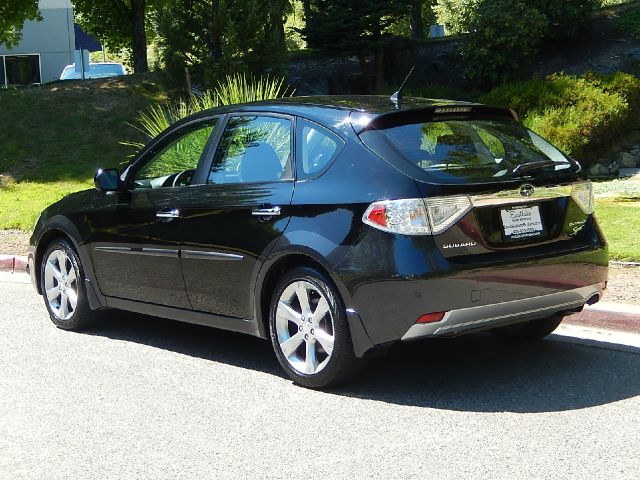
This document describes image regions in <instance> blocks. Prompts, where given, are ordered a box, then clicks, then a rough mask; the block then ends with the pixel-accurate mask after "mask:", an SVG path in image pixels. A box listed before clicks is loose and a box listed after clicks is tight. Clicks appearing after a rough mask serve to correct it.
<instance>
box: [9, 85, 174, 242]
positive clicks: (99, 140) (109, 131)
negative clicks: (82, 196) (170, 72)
mask: <svg viewBox="0 0 640 480" xmlns="http://www.w3.org/2000/svg"><path fill="white" fill-rule="evenodd" d="M165 98H166V95H165V93H164V92H163V91H162V89H161V87H160V86H159V84H158V82H157V81H156V79H155V78H154V77H153V76H151V75H144V76H139V75H131V76H128V77H119V78H113V79H103V80H91V81H85V82H66V83H56V84H50V85H47V86H43V87H38V88H28V89H20V90H12V89H10V90H0V229H6V228H19V229H22V230H29V229H31V227H32V226H33V223H34V222H35V220H36V219H37V216H38V214H39V213H40V211H41V210H42V209H43V208H44V207H46V206H47V205H48V204H50V203H52V202H54V201H56V200H58V199H59V198H61V197H62V196H64V195H66V194H68V193H70V192H73V191H77V190H81V189H83V188H87V187H88V186H90V185H91V181H92V178H93V174H94V172H95V170H96V168H98V167H110V166H118V165H119V164H122V163H124V162H126V161H127V160H128V157H129V156H130V155H131V154H132V150H131V148H130V147H126V146H123V145H121V144H120V143H119V142H121V141H127V140H140V139H141V138H140V137H141V135H140V133H139V132H138V131H137V130H136V129H135V128H133V127H132V126H131V125H130V123H135V122H136V120H137V118H138V113H139V111H140V110H144V109H145V108H146V107H148V106H149V105H150V104H151V103H154V102H158V101H162V100H164V99H165Z"/></svg>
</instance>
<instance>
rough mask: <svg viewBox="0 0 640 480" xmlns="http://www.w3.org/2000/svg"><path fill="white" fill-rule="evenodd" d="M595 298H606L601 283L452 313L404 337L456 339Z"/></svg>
mask: <svg viewBox="0 0 640 480" xmlns="http://www.w3.org/2000/svg"><path fill="white" fill-rule="evenodd" d="M595 295H597V296H598V298H600V297H601V296H602V285H601V284H596V285H589V286H587V287H582V288H577V289H574V290H567V291H564V292H558V293H552V294H549V295H541V296H538V297H532V298H526V299H522V300H513V301H510V302H504V303H496V304H492V305H482V306H479V307H469V308H462V309H459V310H451V311H449V312H447V313H446V315H445V316H444V318H443V319H442V320H441V321H440V322H437V323H428V324H415V325H413V326H412V327H411V328H410V329H409V330H407V333H405V334H404V336H403V337H402V340H403V341H408V340H415V339H419V338H425V337H439V336H453V335H458V334H461V333H464V332H466V331H470V330H480V329H488V328H494V327H500V326H503V325H510V324H514V323H520V322H526V321H528V320H535V319H538V318H544V317H547V316H549V315H552V314H554V313H557V312H563V311H567V310H573V309H576V308H580V307H582V306H584V304H585V303H587V302H588V301H589V300H591V299H592V298H594V296H595Z"/></svg>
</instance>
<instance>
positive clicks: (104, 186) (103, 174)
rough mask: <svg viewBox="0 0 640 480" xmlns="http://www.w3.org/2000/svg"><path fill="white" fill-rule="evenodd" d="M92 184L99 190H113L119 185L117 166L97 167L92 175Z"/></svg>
mask: <svg viewBox="0 0 640 480" xmlns="http://www.w3.org/2000/svg"><path fill="white" fill-rule="evenodd" d="M93 184H94V185H95V187H96V190H98V191H99V192H113V191H115V190H118V187H119V186H120V173H119V172H118V169H117V168H107V169H104V170H103V169H101V168H99V169H98V171H97V172H96V175H95V177H93Z"/></svg>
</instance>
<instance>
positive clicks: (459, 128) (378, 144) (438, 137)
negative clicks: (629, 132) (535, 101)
mask: <svg viewBox="0 0 640 480" xmlns="http://www.w3.org/2000/svg"><path fill="white" fill-rule="evenodd" d="M360 138H361V139H362V141H363V142H364V143H365V145H367V146H368V147H369V148H371V149H372V150H373V151H374V152H376V153H377V154H378V155H380V156H381V157H382V158H385V159H389V160H392V159H394V158H400V159H402V160H404V161H408V162H409V163H410V164H412V165H414V166H415V167H417V168H419V169H420V170H422V171H423V172H425V173H427V174H428V175H429V176H430V177H432V178H431V179H432V180H437V181H442V182H447V183H463V182H469V181H472V182H491V181H496V180H501V179H504V180H506V179H511V178H520V177H530V176H536V175H541V174H549V173H556V172H560V171H565V172H567V173H568V172H575V171H577V170H579V167H578V166H577V165H576V163H575V162H573V161H572V160H570V159H568V158H567V157H566V156H565V155H563V154H562V153H561V152H560V151H559V150H558V149H557V148H555V147H554V146H553V145H551V144H550V143H549V142H547V141H545V140H543V139H542V138H541V137H539V136H538V135H536V134H535V133H533V132H531V131H530V130H527V129H526V128H525V127H523V126H522V125H521V124H519V123H518V122H516V121H511V120H503V119H500V120H450V121H440V122H438V121H436V122H425V123H410V124H402V125H398V126H394V125H391V126H389V127H387V128H381V129H377V128H369V129H366V130H364V131H363V132H361V133H360ZM525 164H526V165H525ZM434 177H435V178H434Z"/></svg>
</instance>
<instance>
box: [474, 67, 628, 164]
mask: <svg viewBox="0 0 640 480" xmlns="http://www.w3.org/2000/svg"><path fill="white" fill-rule="evenodd" d="M480 101H481V102H483V103H487V104H490V105H498V106H507V107H509V108H512V109H514V110H515V111H516V112H517V113H518V114H519V115H520V117H521V119H522V121H523V122H524V124H525V125H526V126H527V127H529V128H531V129H532V130H533V131H535V132H536V133H538V134H540V135H542V136H543V137H545V138H548V139H549V140H550V141H551V142H552V143H554V144H555V145H557V146H558V147H560V148H561V149H563V150H564V151H565V152H566V153H568V154H570V155H573V156H575V157H577V158H579V159H581V160H584V161H586V163H589V161H590V160H592V159H594V158H595V157H596V156H597V155H598V153H600V152H601V151H603V150H605V149H606V147H607V146H608V144H609V143H610V140H611V138H615V137H620V136H622V135H624V134H625V132H627V131H630V130H631V129H633V128H635V126H636V125H638V124H639V123H640V121H639V120H640V79H638V78H636V77H634V76H633V75H629V74H625V73H620V72H618V73H615V74H613V75H598V74H594V73H587V74H585V75H582V76H579V77H576V76H571V75H553V76H550V77H548V78H546V79H541V78H534V79H532V80H528V81H522V82H516V83H509V84H505V85H502V86H500V87H498V88H495V89H493V90H492V91H491V92H490V93H488V94H487V95H484V96H482V97H481V98H480Z"/></svg>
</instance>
